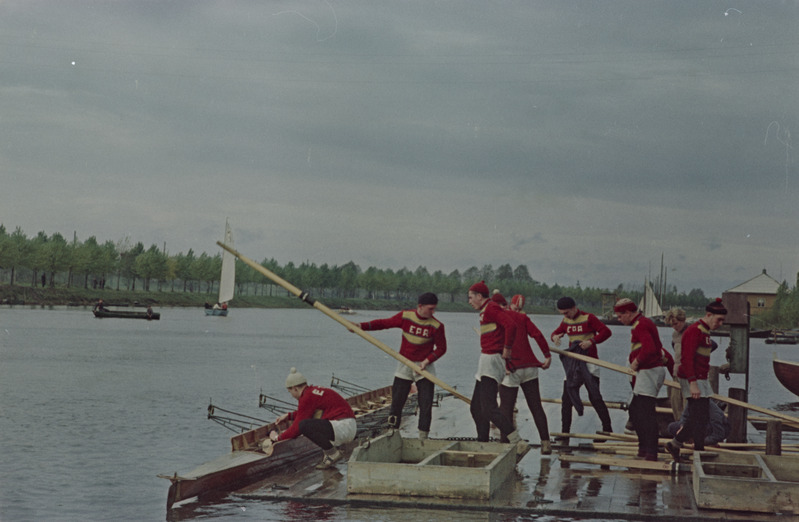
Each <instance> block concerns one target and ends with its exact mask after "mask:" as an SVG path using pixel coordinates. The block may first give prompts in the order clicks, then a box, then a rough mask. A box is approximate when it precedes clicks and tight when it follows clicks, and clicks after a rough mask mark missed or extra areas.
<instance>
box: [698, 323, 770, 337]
mask: <svg viewBox="0 0 799 522" xmlns="http://www.w3.org/2000/svg"><path fill="white" fill-rule="evenodd" d="M710 335H712V336H713V337H729V336H730V328H729V327H728V326H726V325H725V326H722V327H721V328H719V329H718V330H713V331H712V332H710ZM771 335H772V331H771V330H761V329H759V328H750V329H749V338H750V339H767V338H768V337H769V336H771Z"/></svg>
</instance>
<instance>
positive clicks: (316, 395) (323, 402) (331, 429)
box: [269, 368, 356, 469]
mask: <svg viewBox="0 0 799 522" xmlns="http://www.w3.org/2000/svg"><path fill="white" fill-rule="evenodd" d="M286 388H287V389H288V391H289V393H290V394H291V396H292V397H294V398H295V399H297V401H298V404H297V410H296V411H293V412H291V413H287V414H285V415H281V416H280V417H279V418H278V419H277V422H281V421H284V420H286V419H288V420H291V421H293V422H292V423H291V426H290V427H289V429H287V430H286V431H284V432H282V433H278V432H277V431H275V430H272V432H271V433H269V438H270V440H272V442H279V441H283V440H289V439H293V438H296V437H298V436H300V435H305V437H306V438H308V439H309V440H311V441H312V442H313V443H314V444H316V445H317V446H319V447H320V448H322V451H324V452H325V457H324V459H322V462H320V463H319V464H317V466H316V469H327V468H330V467H332V466H333V465H334V464H335V463H336V462H338V461H339V460H341V457H342V456H343V455H342V454H341V452H340V451H339V450H338V448H337V446H340V445H342V444H344V443H345V442H350V441H351V440H353V439H354V438H355V432H356V424H355V413H353V411H352V408H351V407H350V405H349V403H347V401H346V400H345V399H344V398H343V397H342V396H341V395H339V394H338V393H336V392H335V391H334V390H331V389H330V388H323V387H321V386H309V385H308V381H307V380H306V379H305V377H304V376H303V375H302V374H301V373H300V372H298V371H297V369H296V368H292V369H291V372H290V373H289V375H288V377H286Z"/></svg>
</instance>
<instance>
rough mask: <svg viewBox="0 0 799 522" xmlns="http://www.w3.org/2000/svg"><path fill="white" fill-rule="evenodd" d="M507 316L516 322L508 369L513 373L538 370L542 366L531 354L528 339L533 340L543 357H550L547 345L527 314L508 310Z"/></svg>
mask: <svg viewBox="0 0 799 522" xmlns="http://www.w3.org/2000/svg"><path fill="white" fill-rule="evenodd" d="M508 314H510V316H511V317H513V319H514V321H516V338H515V340H514V342H513V351H512V354H511V358H510V361H508V369H509V370H511V371H513V369H514V368H517V369H519V368H539V367H541V366H542V365H543V363H542V362H541V361H539V360H538V359H537V358H536V357H535V354H534V353H533V348H532V347H531V346H530V337H532V338H533V339H535V342H536V343H538V347H539V348H540V349H541V352H542V353H543V354H544V357H551V355H550V352H549V345H548V344H547V340H546V339H545V338H544V334H542V333H541V330H539V329H538V328H537V327H536V325H535V324H533V322H532V321H531V320H530V318H529V317H528V316H527V314H524V313H522V312H514V311H513V310H508Z"/></svg>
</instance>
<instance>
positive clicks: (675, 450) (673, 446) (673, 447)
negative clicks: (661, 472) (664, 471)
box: [666, 440, 682, 462]
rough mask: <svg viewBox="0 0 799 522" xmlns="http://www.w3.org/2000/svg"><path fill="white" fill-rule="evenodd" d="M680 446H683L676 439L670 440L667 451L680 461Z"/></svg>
mask: <svg viewBox="0 0 799 522" xmlns="http://www.w3.org/2000/svg"><path fill="white" fill-rule="evenodd" d="M680 446H682V444H680V443H679V442H677V441H674V440H670V441H668V442H667V443H666V451H668V452H669V453H670V454H671V458H673V459H674V460H676V461H678V462H679V460H680Z"/></svg>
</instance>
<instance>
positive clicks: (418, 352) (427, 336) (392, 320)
mask: <svg viewBox="0 0 799 522" xmlns="http://www.w3.org/2000/svg"><path fill="white" fill-rule="evenodd" d="M360 327H361V330H385V329H387V328H402V344H401V345H400V351H399V353H400V355H402V356H403V357H406V358H407V359H410V360H411V361H413V362H421V361H423V360H425V359H427V360H428V361H429V362H431V363H432V362H435V361H437V360H438V359H439V358H440V357H441V356H442V355H444V354H445V353H446V352H447V339H446V336H445V335H444V324H443V323H442V322H440V321H439V320H438V319H436V318H435V317H431V318H430V319H424V318H423V317H419V314H417V313H416V310H404V311H402V312H400V313H398V314H396V315H394V316H392V317H389V318H388V319H375V320H374V321H369V322H367V323H361V324H360Z"/></svg>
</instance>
